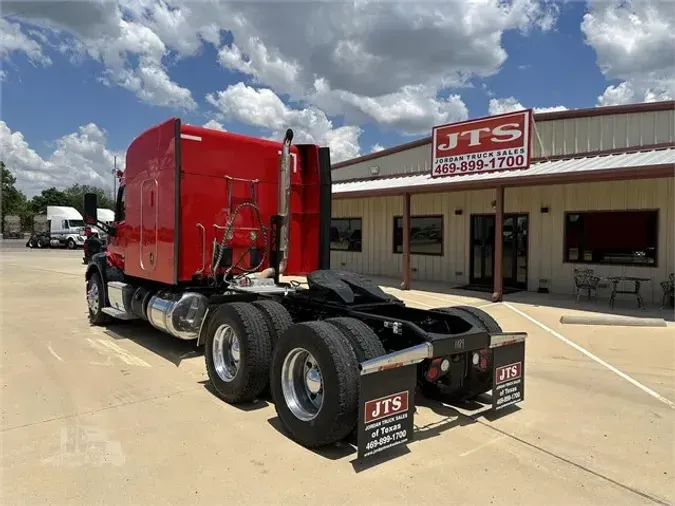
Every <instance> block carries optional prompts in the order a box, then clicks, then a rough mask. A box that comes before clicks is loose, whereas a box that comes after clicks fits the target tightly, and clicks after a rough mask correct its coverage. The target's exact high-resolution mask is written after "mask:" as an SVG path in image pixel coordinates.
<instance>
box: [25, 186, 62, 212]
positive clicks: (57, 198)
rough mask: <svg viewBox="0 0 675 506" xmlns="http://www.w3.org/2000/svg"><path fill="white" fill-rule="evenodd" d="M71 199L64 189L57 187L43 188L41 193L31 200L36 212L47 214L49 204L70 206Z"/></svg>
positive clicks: (32, 208) (32, 209) (33, 210)
mask: <svg viewBox="0 0 675 506" xmlns="http://www.w3.org/2000/svg"><path fill="white" fill-rule="evenodd" d="M69 205H71V204H70V199H69V198H68V195H67V194H66V193H65V192H63V191H62V190H57V189H56V188H55V187H53V186H52V187H51V188H47V189H45V190H42V191H41V192H40V194H39V195H35V196H34V197H33V199H32V200H31V203H30V207H31V211H32V212H33V213H34V214H45V213H46V212H47V206H69Z"/></svg>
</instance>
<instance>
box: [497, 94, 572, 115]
mask: <svg viewBox="0 0 675 506" xmlns="http://www.w3.org/2000/svg"><path fill="white" fill-rule="evenodd" d="M523 109H528V108H527V107H525V106H523V104H521V103H520V102H519V101H518V100H517V99H515V98H514V97H508V98H492V99H490V102H489V104H488V114H490V115H491V116H492V115H496V114H505V113H508V112H515V111H522V110H523ZM532 110H533V112H534V113H535V114H540V113H545V112H556V111H567V110H568V109H567V107H565V106H564V105H556V106H553V107H532Z"/></svg>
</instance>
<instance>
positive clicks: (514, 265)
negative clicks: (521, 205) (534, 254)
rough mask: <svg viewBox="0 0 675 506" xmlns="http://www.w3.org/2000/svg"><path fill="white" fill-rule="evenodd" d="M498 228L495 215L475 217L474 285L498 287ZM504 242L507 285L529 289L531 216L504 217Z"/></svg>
mask: <svg viewBox="0 0 675 506" xmlns="http://www.w3.org/2000/svg"><path fill="white" fill-rule="evenodd" d="M495 226H496V217H495V215H494V214H474V215H472V216H471V231H470V233H471V259H470V262H471V265H470V269H471V274H470V283H471V284H476V285H491V284H494V265H495V263H494V262H495V257H494V255H495ZM502 241H503V263H502V276H503V280H504V286H505V287H513V288H521V289H526V288H527V245H528V215H527V214H505V215H504V226H503V229H502Z"/></svg>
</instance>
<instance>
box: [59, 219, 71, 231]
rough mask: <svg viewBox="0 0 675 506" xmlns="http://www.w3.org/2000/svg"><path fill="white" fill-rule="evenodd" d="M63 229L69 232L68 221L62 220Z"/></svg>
mask: <svg viewBox="0 0 675 506" xmlns="http://www.w3.org/2000/svg"><path fill="white" fill-rule="evenodd" d="M61 228H62V229H63V230H68V228H70V227H68V220H61Z"/></svg>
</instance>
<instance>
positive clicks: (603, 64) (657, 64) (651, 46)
mask: <svg viewBox="0 0 675 506" xmlns="http://www.w3.org/2000/svg"><path fill="white" fill-rule="evenodd" d="M581 31H582V32H583V34H584V36H585V39H586V43H587V44H588V45H589V46H591V47H592V48H593V49H594V50H595V52H596V55H597V62H598V66H599V67H600V69H601V71H602V73H603V74H604V75H605V77H607V78H608V79H618V80H620V81H622V82H621V83H619V84H617V85H611V86H608V87H607V89H606V90H605V91H604V93H603V94H602V95H600V96H599V97H598V105H618V104H626V103H634V102H652V101H657V100H669V99H672V98H674V97H675V52H674V51H673V48H675V2H645V1H642V0H641V1H631V0H625V1H618V0H603V1H596V0H592V1H590V2H589V7H588V12H587V13H586V14H585V15H584V19H583V21H582V23H581Z"/></svg>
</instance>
